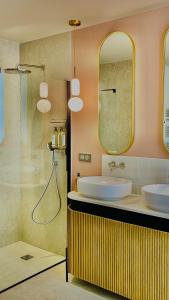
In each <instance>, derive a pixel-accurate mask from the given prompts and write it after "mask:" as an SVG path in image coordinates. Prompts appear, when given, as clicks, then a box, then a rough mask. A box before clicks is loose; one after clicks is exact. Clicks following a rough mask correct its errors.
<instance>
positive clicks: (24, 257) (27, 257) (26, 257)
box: [20, 254, 33, 260]
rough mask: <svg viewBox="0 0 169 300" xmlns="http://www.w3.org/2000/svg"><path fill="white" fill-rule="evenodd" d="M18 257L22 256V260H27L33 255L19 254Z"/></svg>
mask: <svg viewBox="0 0 169 300" xmlns="http://www.w3.org/2000/svg"><path fill="white" fill-rule="evenodd" d="M20 258H22V259H24V260H29V259H31V258H33V256H32V255H30V254H26V255H24V256H21V257H20Z"/></svg>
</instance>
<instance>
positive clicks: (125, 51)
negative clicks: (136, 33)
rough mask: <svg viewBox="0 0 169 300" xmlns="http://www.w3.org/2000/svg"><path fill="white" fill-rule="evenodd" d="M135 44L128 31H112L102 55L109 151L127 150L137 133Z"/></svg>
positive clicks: (102, 125)
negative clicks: (135, 115)
mask: <svg viewBox="0 0 169 300" xmlns="http://www.w3.org/2000/svg"><path fill="white" fill-rule="evenodd" d="M134 69H135V47H134V43H133V40H132V39H131V37H130V36H129V35H128V34H126V33H124V32H114V33H111V34H110V35H109V36H108V37H106V39H105V40H104V42H103V43H102V45H101V49H100V56H99V140H100V143H101V145H102V147H103V148H104V150H105V151H106V152H107V153H109V154H121V153H123V152H125V151H127V150H128V149H129V148H130V147H131V145H132V143H133V137H134V80H135V75H134Z"/></svg>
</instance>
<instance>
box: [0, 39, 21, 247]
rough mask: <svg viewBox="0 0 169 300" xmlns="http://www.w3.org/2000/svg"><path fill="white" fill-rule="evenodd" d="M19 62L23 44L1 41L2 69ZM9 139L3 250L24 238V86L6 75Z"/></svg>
mask: <svg viewBox="0 0 169 300" xmlns="http://www.w3.org/2000/svg"><path fill="white" fill-rule="evenodd" d="M18 63H19V44H18V43H16V42H12V41H8V40H5V39H0V67H1V68H2V69H4V68H13V67H15V66H16V65H17V64H18ZM3 86H4V116H5V136H4V140H3V142H2V143H1V144H0V247H2V246H5V245H8V244H10V243H13V242H16V241H18V240H19V239H20V237H21V232H20V231H21V227H20V189H19V186H18V182H19V174H20V123H19V122H20V105H19V103H20V93H19V92H20V86H19V76H18V75H11V74H4V73H3Z"/></svg>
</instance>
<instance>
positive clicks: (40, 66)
mask: <svg viewBox="0 0 169 300" xmlns="http://www.w3.org/2000/svg"><path fill="white" fill-rule="evenodd" d="M18 67H28V68H37V69H42V70H43V71H45V65H29V64H18Z"/></svg>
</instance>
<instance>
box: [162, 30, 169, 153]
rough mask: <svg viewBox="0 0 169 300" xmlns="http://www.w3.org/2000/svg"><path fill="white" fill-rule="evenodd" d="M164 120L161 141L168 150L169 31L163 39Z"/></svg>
mask: <svg viewBox="0 0 169 300" xmlns="http://www.w3.org/2000/svg"><path fill="white" fill-rule="evenodd" d="M163 117H164V120H163V142H164V146H165V148H166V149H167V151H169V31H167V33H166V35H165V39H164V116H163Z"/></svg>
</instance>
